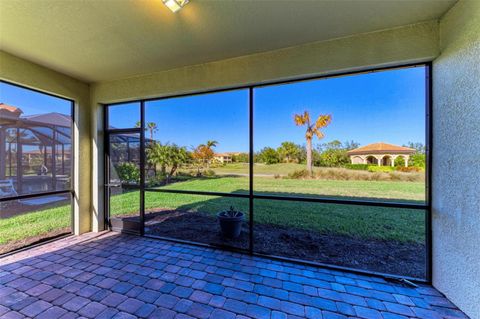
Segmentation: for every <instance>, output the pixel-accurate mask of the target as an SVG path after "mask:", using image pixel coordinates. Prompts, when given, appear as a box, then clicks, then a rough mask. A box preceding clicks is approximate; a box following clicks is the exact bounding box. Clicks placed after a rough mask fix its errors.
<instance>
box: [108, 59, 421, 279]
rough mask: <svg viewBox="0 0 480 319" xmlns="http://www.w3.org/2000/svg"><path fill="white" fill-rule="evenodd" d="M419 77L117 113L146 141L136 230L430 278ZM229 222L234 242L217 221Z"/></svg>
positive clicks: (299, 87) (190, 100) (403, 71)
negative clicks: (129, 120) (229, 218)
mask: <svg viewBox="0 0 480 319" xmlns="http://www.w3.org/2000/svg"><path fill="white" fill-rule="evenodd" d="M427 72H429V66H427V65H418V66H414V67H405V68H397V69H389V70H381V71H376V72H369V73H358V74H351V75H345V76H338V77H324V78H317V79H311V80H304V81H294V82H290V83H279V84H272V85H259V86H251V87H249V88H247V89H238V90H227V91H219V92H209V93H201V94H193V95H185V96H178V97H167V98H161V99H154V100H145V101H141V102H137V103H139V104H137V105H138V107H137V108H138V109H139V110H140V111H139V112H137V111H135V112H133V111H132V113H131V116H130V115H126V114H124V116H126V117H131V118H132V119H133V118H135V117H136V116H137V115H136V114H144V118H143V119H140V120H139V121H140V122H139V123H140V124H139V125H136V126H135V127H132V132H137V133H138V134H141V135H142V136H143V137H142V136H140V137H137V139H139V140H140V141H142V140H143V141H144V143H143V147H142V146H140V153H139V156H140V158H142V159H143V161H141V160H139V161H138V169H139V170H140V171H143V180H142V177H141V176H140V183H139V188H140V201H139V204H138V205H139V208H140V209H139V212H138V214H139V218H138V221H139V223H140V226H139V227H140V229H142V230H143V233H144V234H146V235H149V236H155V237H158V236H159V237H168V238H174V239H178V240H183V241H188V242H199V243H203V244H210V245H215V246H221V247H225V246H227V247H231V248H236V249H243V250H246V251H250V252H253V253H260V254H267V255H275V256H280V257H288V258H294V259H300V260H304V261H308V262H313V263H321V264H331V265H337V266H342V267H350V268H355V269H358V270H363V271H370V272H372V271H373V272H380V273H388V274H393V275H397V276H403V277H414V278H428V277H429V276H430V274H429V272H428V269H429V267H428V264H429V258H428V256H429V250H430V247H429V245H428V238H429V232H430V230H429V227H428V225H429V222H430V203H429V202H428V193H427V189H428V187H427V186H428V175H427V173H428V169H429V167H428V151H427V149H428V143H429V140H428V136H427V135H426V132H428V123H427V121H426V119H427V118H428V117H427V113H426V112H427V111H428V105H426V101H428V94H429V92H428V91H427V90H428V87H426V86H425V83H426V82H427V81H425V79H426V77H427ZM115 107H118V106H117V105H115V106H107V108H108V110H109V111H108V112H107V113H108V114H111V112H110V108H115ZM137 108H135V110H137ZM142 109H143V111H142ZM109 121H110V120H109ZM132 123H133V122H132ZM110 133H114V130H112V129H111V128H110ZM117 133H118V132H117ZM121 133H122V134H126V131H125V130H122V132H121ZM135 145H137V144H135ZM110 157H111V158H112V153H110ZM123 157H125V156H123ZM135 165H137V164H135ZM122 183H123V184H125V183H124V182H122ZM122 196H123V195H122ZM119 198H120V197H119ZM135 205H137V204H136V202H135ZM238 212H241V213H243V216H242V214H239V213H238ZM111 214H112V213H111ZM228 214H230V215H231V216H232V217H233V218H232V220H237V224H236V225H237V226H233V224H234V223H232V224H230V227H233V228H235V227H237V228H236V229H237V230H239V235H238V236H236V237H234V238H232V237H231V236H230V237H229V236H227V234H228V232H227V231H226V230H225V224H222V221H224V219H222V218H221V217H224V216H225V215H228ZM239 216H240V217H239ZM237 217H239V218H237ZM141 232H142V231H141Z"/></svg>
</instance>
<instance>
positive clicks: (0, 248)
mask: <svg viewBox="0 0 480 319" xmlns="http://www.w3.org/2000/svg"><path fill="white" fill-rule="evenodd" d="M70 232H71V229H70V227H65V228H59V229H55V230H52V231H50V232H48V233H47V234H40V235H37V236H32V237H28V238H24V239H22V240H18V241H14V242H9V243H6V244H3V245H0V254H4V253H8V252H10V251H12V250H15V249H19V248H23V247H25V246H29V245H34V244H38V243H41V242H43V241H47V240H49V239H52V238H54V237H57V236H60V235H65V234H68V233H70Z"/></svg>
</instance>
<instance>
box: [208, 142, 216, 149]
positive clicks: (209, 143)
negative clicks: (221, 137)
mask: <svg viewBox="0 0 480 319" xmlns="http://www.w3.org/2000/svg"><path fill="white" fill-rule="evenodd" d="M217 145H218V142H217V141H207V144H206V145H205V146H206V147H208V148H209V149H212V148H213V147H215V146H217Z"/></svg>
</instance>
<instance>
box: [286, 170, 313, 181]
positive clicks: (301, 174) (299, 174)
mask: <svg viewBox="0 0 480 319" xmlns="http://www.w3.org/2000/svg"><path fill="white" fill-rule="evenodd" d="M308 177H310V174H309V173H308V171H307V170H306V169H300V170H296V171H293V172H291V173H289V174H288V178H292V179H301V178H308Z"/></svg>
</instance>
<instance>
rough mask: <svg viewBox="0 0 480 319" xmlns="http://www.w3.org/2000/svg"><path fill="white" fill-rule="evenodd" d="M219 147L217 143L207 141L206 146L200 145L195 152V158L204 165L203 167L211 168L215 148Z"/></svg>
mask: <svg viewBox="0 0 480 319" xmlns="http://www.w3.org/2000/svg"><path fill="white" fill-rule="evenodd" d="M217 145H218V142H217V141H207V143H206V144H200V145H198V146H197V147H196V148H195V149H194V150H193V154H192V156H193V158H194V159H196V160H197V161H199V162H201V163H202V166H206V167H207V168H208V167H209V164H210V161H211V160H212V159H213V157H214V156H215V152H214V151H213V148H214V147H215V146H217Z"/></svg>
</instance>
